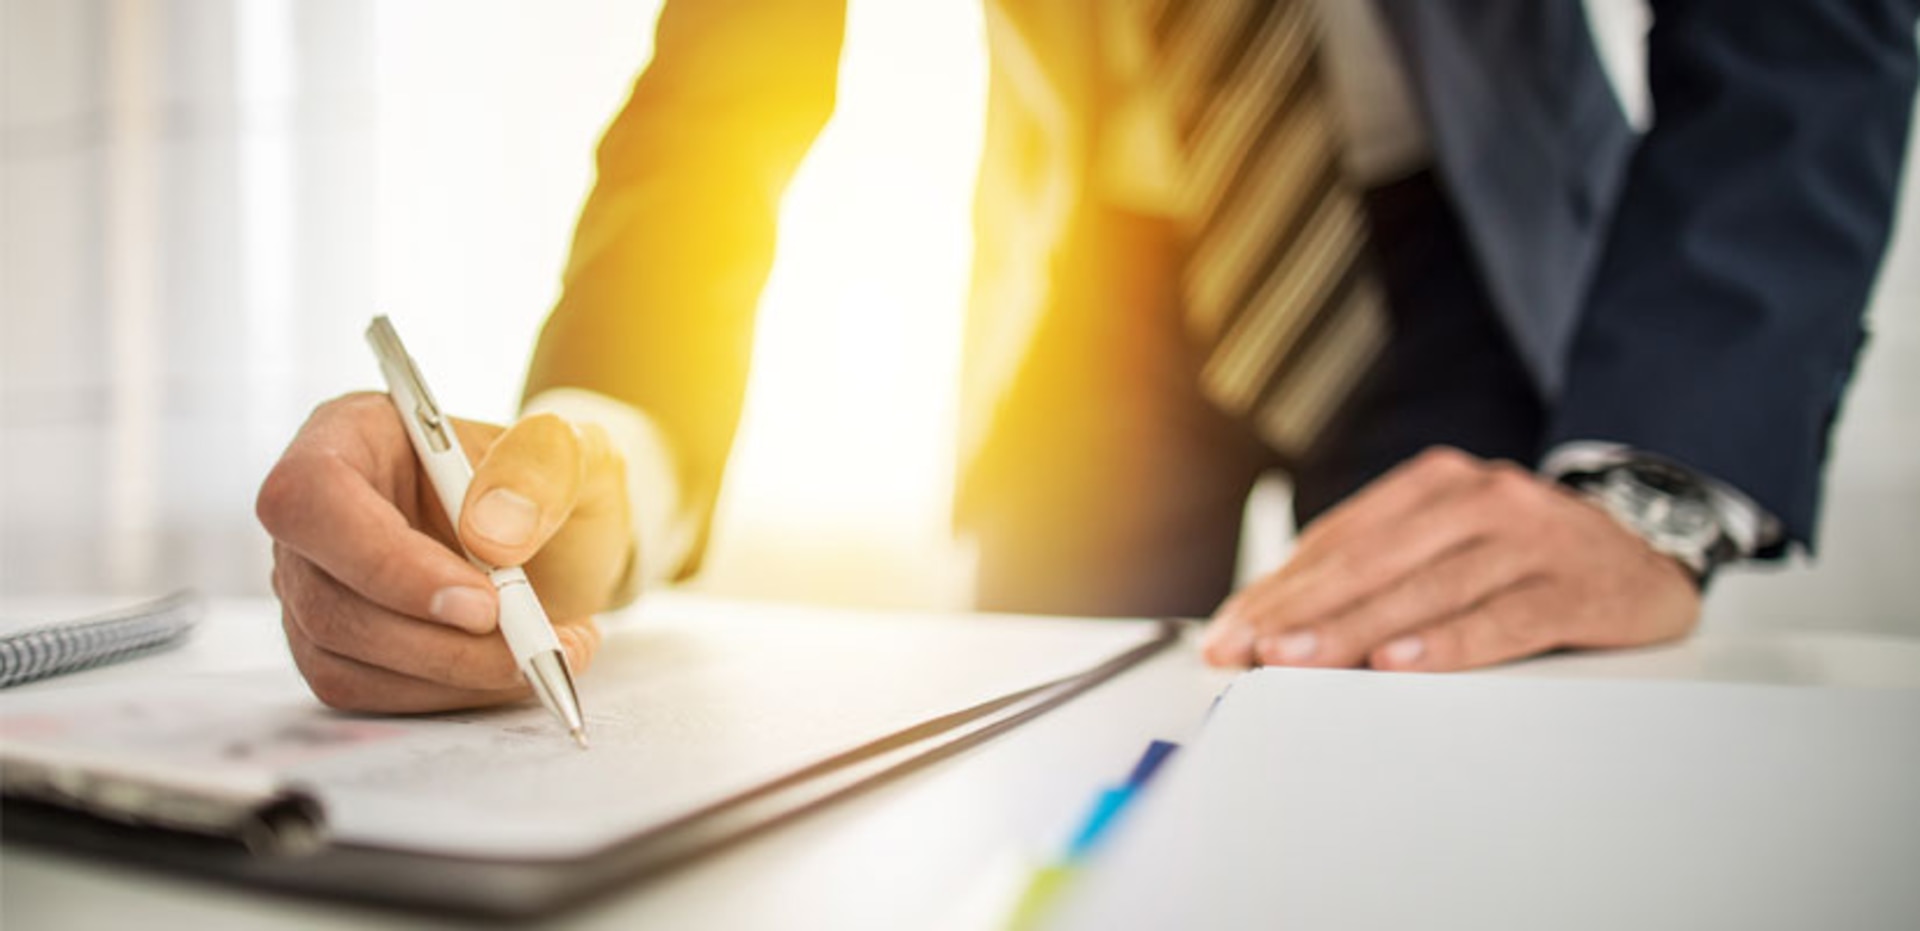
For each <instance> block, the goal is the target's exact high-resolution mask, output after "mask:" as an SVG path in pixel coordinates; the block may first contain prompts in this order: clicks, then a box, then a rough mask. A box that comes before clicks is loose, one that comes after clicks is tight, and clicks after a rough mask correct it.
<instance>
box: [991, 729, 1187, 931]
mask: <svg viewBox="0 0 1920 931" xmlns="http://www.w3.org/2000/svg"><path fill="white" fill-rule="evenodd" d="M1178 749H1180V745H1179V744H1176V743H1169V742H1167V741H1164V740H1156V741H1154V742H1153V743H1150V744H1148V745H1147V750H1146V752H1145V753H1142V754H1140V761H1139V762H1137V763H1135V764H1133V772H1131V773H1128V774H1127V781H1125V782H1123V783H1121V784H1120V785H1117V786H1110V787H1108V788H1106V789H1104V790H1102V791H1101V792H1100V794H1099V795H1097V796H1095V797H1094V800H1093V807H1092V808H1091V809H1089V810H1088V811H1087V816H1086V818H1085V819H1083V820H1082V821H1081V823H1080V829H1079V830H1078V831H1075V832H1074V834H1073V839H1072V840H1071V841H1069V842H1068V843H1067V849H1066V853H1065V854H1064V855H1063V856H1061V858H1060V859H1058V860H1056V861H1054V862H1052V863H1049V864H1047V865H1046V866H1043V867H1041V868H1039V869H1037V870H1034V872H1033V875H1032V876H1031V877H1029V878H1028V879H1027V885H1026V888H1025V889H1023V890H1022V891H1021V893H1020V899H1019V901H1018V902H1017V903H1015V905H1014V907H1013V914H1012V915H1011V916H1009V917H1008V919H1007V925H1006V926H1007V928H1008V929H1009V931H1033V929H1037V928H1039V927H1040V922H1041V919H1043V918H1045V917H1046V916H1047V913H1048V912H1049V911H1050V909H1051V907H1052V905H1053V903H1054V902H1055V901H1056V900H1057V899H1058V898H1059V896H1060V892H1061V890H1063V889H1065V888H1066V886H1067V884H1068V883H1069V882H1071V881H1072V879H1073V877H1074V876H1075V875H1077V874H1078V873H1079V872H1080V869H1081V867H1082V866H1083V865H1084V864H1085V863H1086V861H1087V857H1088V856H1089V855H1090V854H1092V853H1093V851H1094V850H1095V848H1097V847H1098V846H1099V845H1100V842H1101V840H1102V839H1104V838H1105V837H1106V836H1107V835H1108V834H1109V833H1111V828H1112V827H1113V825H1114V824H1115V823H1116V822H1117V821H1118V820H1119V818H1120V815H1121V814H1122V813H1123V812H1125V811H1126V810H1127V808H1128V807H1129V806H1130V805H1131V804H1132V803H1133V800H1134V799H1135V798H1136V797H1138V796H1139V794H1140V791H1141V790H1142V789H1144V788H1145V787H1146V785H1147V783H1148V781H1150V780H1152V779H1153V776H1154V774H1155V773H1157V772H1159V771H1160V765H1161V764H1162V763H1165V762H1166V761H1167V758H1168V757H1170V756H1172V755H1173V751H1175V750H1178Z"/></svg>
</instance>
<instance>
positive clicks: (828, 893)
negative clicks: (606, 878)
mask: <svg viewBox="0 0 1920 931" xmlns="http://www.w3.org/2000/svg"><path fill="white" fill-rule="evenodd" d="M654 597H656V598H662V599H671V598H681V599H690V597H691V596H673V595H660V596H654ZM42 606H43V607H51V606H50V605H44V604H43V605H42ZM9 613H10V612H9ZM260 666H280V667H285V668H287V669H288V671H289V674H293V673H292V669H291V662H290V660H288V659H287V657H286V651H285V648H284V646H283V645H282V642H281V634H280V625H279V618H278V607H277V606H276V605H274V604H272V603H271V602H267V601H225V602H219V603H216V604H215V605H214V608H213V611H212V612H211V616H210V617H209V619H208V623H207V624H206V625H205V626H204V628H203V629H202V630H200V631H199V632H198V633H197V634H196V636H195V639H194V641H193V642H192V643H191V644H190V645H189V646H187V647H186V648H184V649H181V650H178V651H175V652H173V653H169V654H164V655H161V656H156V657H152V658H149V659H145V660H141V661H138V662H135V663H130V664H125V665H121V666H118V667H109V668H105V669H98V670H93V671H89V672H86V673H81V674H77V675H73V676H67V677H63V678H57V679H54V680H50V681H46V682H42V683H36V684H33V685H28V686H23V687H22V688H31V689H47V688H63V687H67V686H69V685H75V684H81V683H85V682H97V681H100V680H102V679H104V678H106V677H109V676H147V675H155V674H165V673H168V672H184V671H203V670H217V669H237V668H248V667H260ZM1498 674H1501V675H1540V676H1606V677H1614V678H1683V679H1710V680H1723V681H1741V682H1770V683H1786V684H1826V685H1857V686H1872V687H1899V688H1920V638H1896V637H1884V636H1867V635H1840V634H1804V635H1769V636H1753V637H1735V636H1730V635H1727V634H1717V635H1714V636H1710V637H1702V638H1697V639H1694V640H1691V641H1688V642H1685V643H1682V644H1678V645H1674V646H1668V647H1661V648H1656V649H1649V650H1638V651H1628V652H1621V653H1611V654H1581V655H1572V654H1569V655H1561V656H1553V657H1546V658H1543V659H1538V660H1534V661H1532V662H1528V663H1523V664H1519V665H1516V666H1512V667H1508V668H1506V669H1503V670H1500V671H1499V673H1498ZM1230 678H1231V675H1230V674H1228V673H1223V672H1220V671H1217V670H1211V669H1208V668H1206V667H1205V666H1204V665H1203V664H1202V663H1201V662H1200V659H1199V656H1198V653H1197V650H1196V648H1195V646H1194V641H1193V638H1192V637H1189V638H1188V641H1187V642H1186V643H1184V644H1181V645H1179V646H1178V647H1176V648H1174V649H1173V650H1170V651H1168V652H1166V653H1163V654H1161V655H1159V656H1157V657H1155V658H1154V659H1152V660H1150V661H1149V662H1148V663H1146V664H1145V665H1143V666H1141V667H1139V668H1137V669H1134V670H1132V671H1130V672H1128V673H1127V674H1125V675H1124V676H1122V677H1120V678H1118V679H1116V680H1114V681H1112V682H1109V683H1107V684H1105V685H1103V686H1100V687H1099V688H1097V689H1095V690H1094V691H1092V692H1089V693H1088V694H1086V695H1083V696H1081V697H1079V698H1077V699H1075V700H1074V701H1072V702H1071V703H1069V704H1068V705H1066V706H1065V707H1062V708H1060V709H1057V710H1055V711H1053V712H1050V713H1048V714H1047V715H1045V716H1043V717H1041V718H1040V719H1038V720H1036V721H1034V722H1032V723H1030V724H1028V725H1026V726H1025V727H1022V728H1020V729H1018V730H1016V731H1014V732H1013V733H1011V734H1008V735H1006V736H1004V737H1001V738H999V739H997V740H995V741H993V742H991V743H989V744H987V745H985V746H983V747H980V748H977V749H975V750H973V751H971V752H969V753H966V754H963V755H962V756H960V757H958V758H956V759H954V760H950V761H948V762H946V763H943V764H941V765H939V766H935V767H932V768H931V769H929V770H926V771H923V772H921V773H918V774H915V775H913V776H911V777H908V778H906V779H903V780H901V781H899V782H896V783H893V784H890V785H888V786H885V787H883V788H881V789H879V790H877V791H875V792H872V793H868V794H866V795H864V796H861V797H858V798H855V799H852V800H850V801H848V802H846V803H843V804H840V805H836V806H835V807H833V808H831V809H829V810H826V811H823V812H820V813H818V814H816V815H814V816H811V817H808V818H807V819H804V820H803V821H801V822H798V823H796V824H793V825H789V826H787V827H784V828H782V829H780V830H777V831H774V832H771V833H769V834H767V835H765V836H762V837H760V838H757V839H755V840H753V841H750V842H748V843H745V844H742V845H740V846H738V847H736V848H734V849H732V850H730V851H727V852H725V853H723V854H721V855H719V856H716V857H713V858H710V859H707V860H704V861H701V862H698V863H695V864H693V865H690V866H688V867H685V868H682V869H680V870H678V871H676V872H673V873H670V874H668V875H666V876H663V877H659V878H656V879H654V880H652V881H649V882H646V883H643V884H640V885H637V886H636V887H635V888H634V889H633V890H632V891H631V892H624V893H616V894H614V895H612V896H609V897H607V898H605V899H603V900H601V901H598V902H596V903H593V904H590V905H588V906H586V907H584V908H582V909H579V910H576V911H574V912H571V913H569V914H566V915H563V916H561V917H559V918H558V919H556V920H554V921H552V922H550V923H548V924H546V925H543V927H555V928H580V929H590V928H622V929H625V928H633V927H657V928H675V929H685V928H890V929H891V928H936V929H958V928H980V927H991V926H995V925H996V924H997V922H998V921H999V920H1001V919H1002V918H1004V909H1005V908H1006V907H1007V906H1008V904H1009V903H1010V896H1012V895H1013V894H1014V893H1015V892H1016V891H1017V888H1018V886H1019V884H1020V883H1021V882H1022V881H1023V880H1024V878H1025V876H1024V874H1025V871H1026V870H1028V869H1030V868H1031V867H1032V866H1034V865H1036V864H1037V863H1040V862H1044V861H1046V860H1049V859H1051V858H1052V857H1053V855H1054V854H1055V853H1056V852H1057V851H1058V850H1059V848H1060V847H1061V845H1062V844H1063V842H1064V840H1065V838H1066V837H1067V835H1068V834H1069V833H1070V831H1071V830H1072V828H1073V826H1074V824H1075V823H1076V822H1077V821H1078V820H1079V818H1080V817H1081V815H1082V814H1083V813H1084V811H1085V809H1086V807H1087V805H1088V804H1089V802H1090V800H1091V798H1092V794H1093V793H1094V792H1095V791H1096V790H1097V789H1099V788H1100V787H1101V786H1103V785H1105V784H1108V783H1111V782H1114V781H1117V780H1119V779H1120V778H1122V777H1124V776H1125V774H1126V772H1127V770H1128V769H1129V768H1130V767H1131V766H1132V764H1133V762H1134V760H1135V758H1136V757H1137V756H1138V755H1139V753H1140V750H1141V749H1142V748H1143V747H1144V746H1145V744H1146V742H1147V741H1148V740H1150V739H1153V738H1156V737H1158V738H1167V739H1173V740H1182V739H1184V738H1185V737H1186V736H1187V735H1189V734H1190V733H1191V732H1192V731H1193V729H1194V728H1195V727H1196V726H1197V725H1198V724H1199V722H1200V720H1201V718H1202V716H1203V715H1204V713H1205V711H1206V709H1207V707H1208V705H1209V704H1210V703H1211V701H1212V699H1213V697H1214V695H1215V694H1217V693H1218V692H1219V690H1220V689H1221V688H1222V687H1223V686H1224V685H1225V684H1226V683H1227V681H1228V680H1229V679H1230ZM432 926H433V925H432V924H431V923H430V922H427V921H425V920H423V919H422V918H420V917H419V916H417V915H408V914H401V913H393V912H383V911H376V910H369V909H364V908H358V907H347V906H338V905H330V904H327V903H322V902H316V901H311V900H305V899H297V898H288V897H282V896H273V895H268V894H264V893H256V892H251V891H248V890H245V889H240V888H235V887H231V886H225V885H218V884H213V883H209V882H206V881H203V880H197V879H192V878H188V877H184V876H176V875H169V874H166V873H160V872H150V871H144V870H138V869H130V868H123V867H118V866H111V865H106V864H101V863H97V862H93V861H87V860H82V859H77V858H74V857H70V856H68V855H65V854H59V853H53V852H49V851H45V850H41V849H37V848H32V847H23V846H20V845H6V846H4V847H0V928H4V929H6V931H16V929H20V931H26V929H36V928H63V929H64V928H122V927H142V928H192V929H196V931H215V929H225V928H246V929H272V928H317V929H328V928H343V929H344V928H354V929H367V928H383V927H393V928H400V927H406V928H416V927H432Z"/></svg>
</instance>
